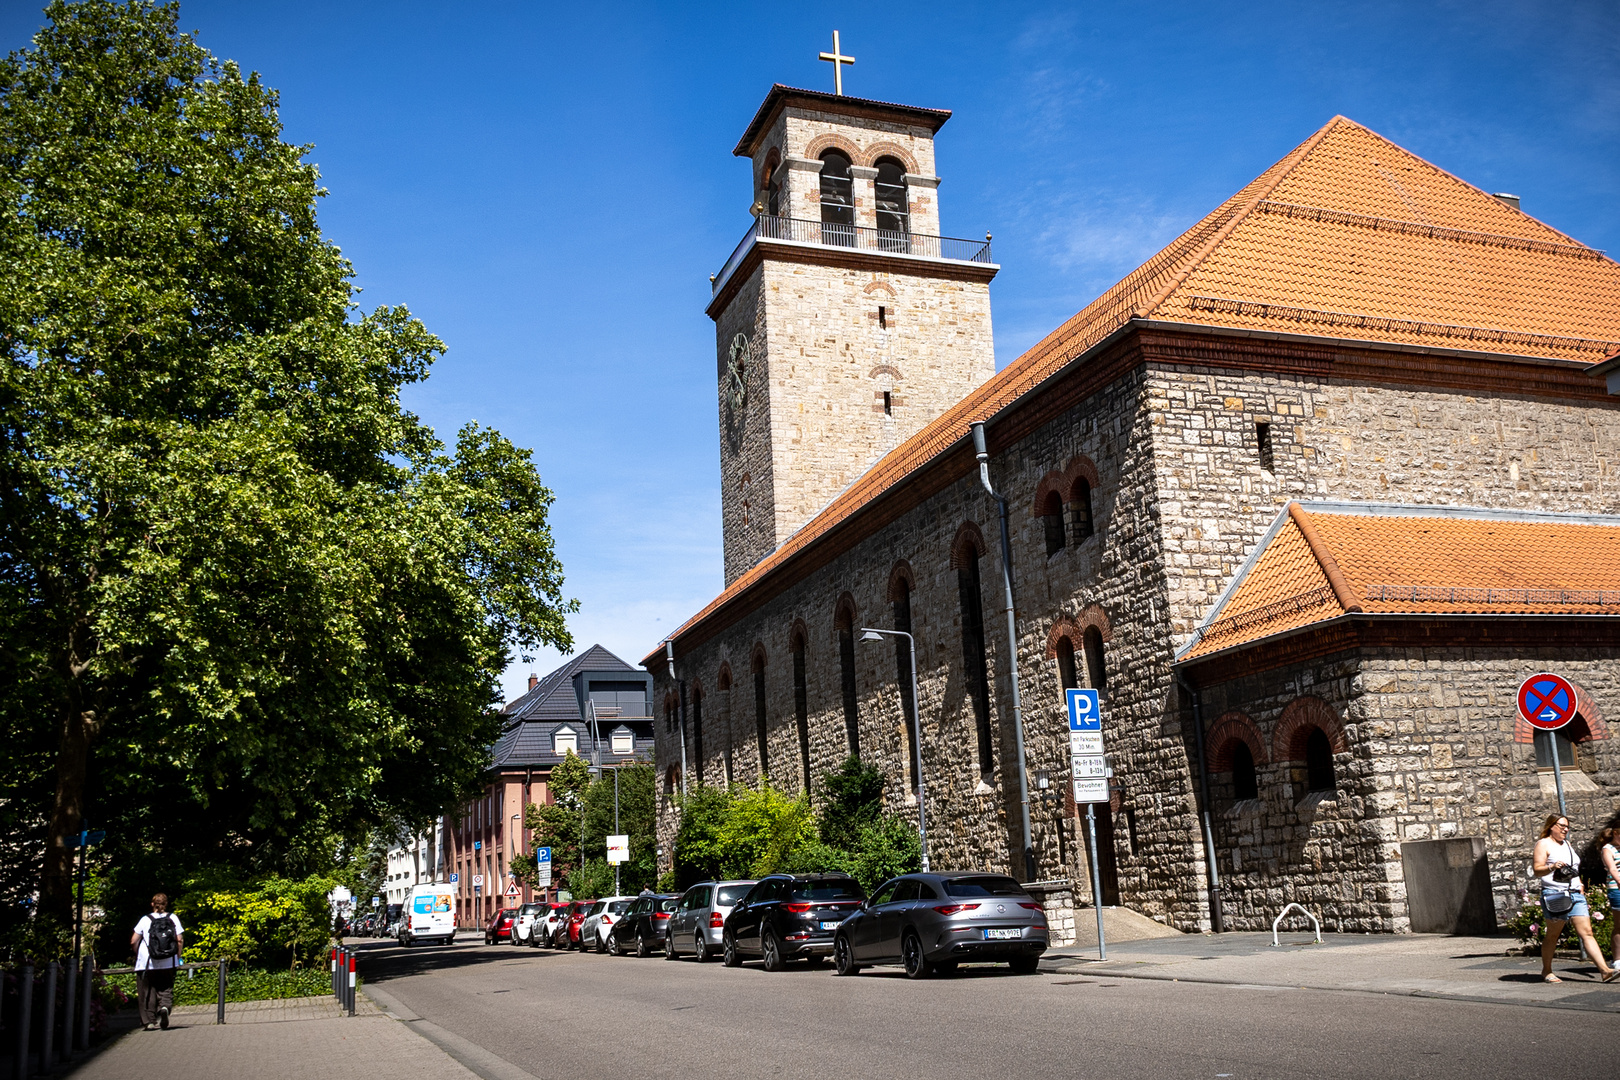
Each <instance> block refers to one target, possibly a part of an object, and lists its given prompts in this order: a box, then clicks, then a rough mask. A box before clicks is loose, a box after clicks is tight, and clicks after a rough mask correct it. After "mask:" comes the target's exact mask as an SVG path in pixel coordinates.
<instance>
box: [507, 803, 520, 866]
mask: <svg viewBox="0 0 1620 1080" xmlns="http://www.w3.org/2000/svg"><path fill="white" fill-rule="evenodd" d="M512 822H513V824H512V835H511V837H510V838H509V841H508V843H507V845H506V847H507V850H508V852H509V854H508V855H507V857H506V876H507V877H512V876H513V874H512V860H513V859H515V858H517V853H518V850H519V846H518V834H519V833H520V832H522V828H521V826H522V822H523V815H522V814H521V813H519V814H513V815H512Z"/></svg>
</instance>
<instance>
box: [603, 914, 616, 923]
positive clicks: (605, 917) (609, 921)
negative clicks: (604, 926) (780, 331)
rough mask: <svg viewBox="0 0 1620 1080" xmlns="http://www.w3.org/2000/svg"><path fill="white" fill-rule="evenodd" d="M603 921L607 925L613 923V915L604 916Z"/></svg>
mask: <svg viewBox="0 0 1620 1080" xmlns="http://www.w3.org/2000/svg"><path fill="white" fill-rule="evenodd" d="M601 921H602V922H605V923H611V922H612V921H613V916H611V915H604V916H602V919H601Z"/></svg>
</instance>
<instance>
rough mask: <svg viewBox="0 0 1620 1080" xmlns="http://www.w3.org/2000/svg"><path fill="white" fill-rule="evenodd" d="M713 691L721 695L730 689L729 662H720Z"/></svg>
mask: <svg viewBox="0 0 1620 1080" xmlns="http://www.w3.org/2000/svg"><path fill="white" fill-rule="evenodd" d="M714 685H715V689H717V690H719V691H720V692H721V693H722V694H723V693H725V692H726V691H728V690H730V689H731V661H730V660H722V661H720V674H718V675H716V676H715V677H714Z"/></svg>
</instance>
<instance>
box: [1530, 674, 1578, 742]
mask: <svg viewBox="0 0 1620 1080" xmlns="http://www.w3.org/2000/svg"><path fill="white" fill-rule="evenodd" d="M1519 715H1520V716H1522V717H1524V718H1525V719H1526V720H1528V721H1529V722H1530V724H1531V725H1532V726H1534V727H1538V728H1540V729H1541V730H1542V731H1556V730H1557V729H1558V728H1561V727H1563V726H1564V725H1565V724H1567V723H1569V722H1570V721H1571V720H1573V719H1575V687H1574V686H1573V685H1572V684H1571V683H1570V681H1569V680H1568V679H1566V678H1564V677H1563V676H1562V675H1553V674H1551V673H1550V672H1545V671H1544V672H1542V673H1541V674H1539V675H1532V676H1530V677H1529V678H1528V679H1526V680H1524V682H1522V683H1520V684H1519Z"/></svg>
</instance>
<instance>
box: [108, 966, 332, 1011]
mask: <svg viewBox="0 0 1620 1080" xmlns="http://www.w3.org/2000/svg"><path fill="white" fill-rule="evenodd" d="M192 975H193V972H190V971H182V972H180V974H179V975H178V976H177V977H176V978H175V980H174V1003H175V1004H176V1005H212V1004H213V1003H214V1002H216V1001H218V1000H219V983H218V979H219V976H218V974H216V973H215V972H214V971H213V970H212V969H210V968H201V969H198V970H197V971H196V972H195V977H191V976H192ZM107 981H108V982H109V983H111V984H113V985H114V986H117V987H119V988H120V989H122V990H123V991H124V993H126V994H128V995H129V996H130V997H131V998H132V999H133V998H134V997H135V976H133V975H109V976H107ZM331 992H332V973H331V972H330V971H328V970H327V969H326V968H300V969H299V970H297V971H265V970H263V969H260V968H231V969H229V970H228V971H227V972H226V973H225V1000H226V1001H227V1002H231V1001H270V1000H273V999H276V998H297V997H325V996H327V995H329V994H331Z"/></svg>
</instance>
